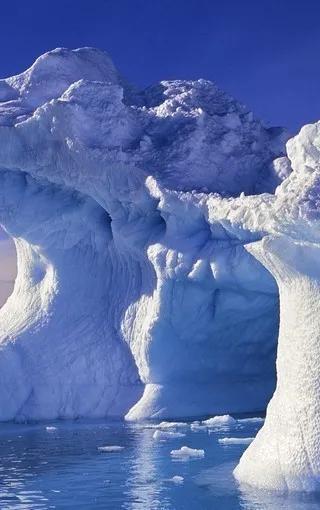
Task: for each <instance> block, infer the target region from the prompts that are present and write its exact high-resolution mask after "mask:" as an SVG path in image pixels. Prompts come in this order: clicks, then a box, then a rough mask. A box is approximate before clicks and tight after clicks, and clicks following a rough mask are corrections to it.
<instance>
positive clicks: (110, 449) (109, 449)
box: [98, 445, 124, 453]
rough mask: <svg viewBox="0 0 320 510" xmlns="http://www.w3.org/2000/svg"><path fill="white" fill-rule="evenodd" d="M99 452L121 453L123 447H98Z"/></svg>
mask: <svg viewBox="0 0 320 510" xmlns="http://www.w3.org/2000/svg"><path fill="white" fill-rule="evenodd" d="M98 450H99V452H106V453H113V452H121V451H122V450H124V446H118V445H110V446H98Z"/></svg>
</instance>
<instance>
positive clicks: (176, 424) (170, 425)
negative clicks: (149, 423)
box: [156, 421, 188, 429]
mask: <svg viewBox="0 0 320 510" xmlns="http://www.w3.org/2000/svg"><path fill="white" fill-rule="evenodd" d="M187 427H188V424H187V423H185V422H182V421H162V422H161V423H159V425H156V428H159V429H176V428H187Z"/></svg>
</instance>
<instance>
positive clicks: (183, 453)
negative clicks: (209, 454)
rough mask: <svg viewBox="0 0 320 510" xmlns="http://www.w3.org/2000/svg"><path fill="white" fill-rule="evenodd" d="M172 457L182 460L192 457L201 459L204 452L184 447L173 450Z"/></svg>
mask: <svg viewBox="0 0 320 510" xmlns="http://www.w3.org/2000/svg"><path fill="white" fill-rule="evenodd" d="M170 455H171V456H172V457H176V458H180V459H188V458H191V457H192V458H201V457H204V450H197V449H195V448H189V447H188V446H182V447H181V448H180V450H171V452H170Z"/></svg>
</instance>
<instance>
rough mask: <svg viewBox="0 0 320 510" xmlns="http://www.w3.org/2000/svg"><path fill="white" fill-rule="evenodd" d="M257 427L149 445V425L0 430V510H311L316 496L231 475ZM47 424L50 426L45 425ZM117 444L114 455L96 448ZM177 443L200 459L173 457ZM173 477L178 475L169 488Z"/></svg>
mask: <svg viewBox="0 0 320 510" xmlns="http://www.w3.org/2000/svg"><path fill="white" fill-rule="evenodd" d="M261 425H262V424H261V423H257V422H238V423H237V425H236V426H232V427H230V428H218V429H214V430H206V429H201V428H200V430H199V427H192V428H193V429H195V428H196V429H198V430H192V429H191V427H190V424H188V425H187V426H185V427H179V428H177V429H170V430H177V431H178V430H179V431H180V432H183V433H185V434H186V435H185V437H181V438H180V437H179V438H170V439H166V440H164V441H161V440H155V439H154V438H153V434H154V432H155V429H154V428H152V427H151V428H150V425H149V424H142V425H141V424H140V425H134V424H126V423H123V422H120V423H118V422H101V421H99V422H90V423H88V422H56V423H45V424H33V425H7V424H2V425H0V453H1V455H0V509H1V510H11V509H12V510H13V509H14V510H18V509H19V510H21V509H24V510H27V509H28V510H40V509H59V510H64V509H66V510H67V509H74V510H79V509H86V510H98V509H99V510H100V509H101V510H102V509H104V510H106V509H108V510H109V509H110V510H111V509H112V510H118V509H123V510H206V509H208V510H209V509H210V510H235V509H243V510H262V509H263V510H282V509H286V510H289V509H290V510H298V509H299V510H313V509H319V508H320V499H319V498H318V497H317V496H315V497H311V496H309V497H307V496H291V497H288V496H285V495H283V496H276V495H274V494H266V493H263V492H259V491H245V490H243V489H241V488H239V487H238V486H237V484H236V483H235V481H234V480H233V477H232V470H233V468H234V467H235V465H236V463H237V462H238V460H239V458H240V456H241V454H242V452H243V451H244V449H245V448H246V447H247V445H245V444H233V443H231V444H222V443H220V442H219V439H222V438H226V437H229V438H230V437H232V438H248V437H252V436H254V435H255V434H256V433H257V431H258V429H259V427H260V426H261ZM47 427H49V428H47ZM105 446H121V447H122V449H119V450H118V451H103V450H99V448H101V447H105ZM182 446H189V447H191V448H196V449H203V450H204V451H205V456H204V457H203V458H194V459H189V460H181V459H175V458H172V456H171V455H170V452H171V450H173V449H179V448H181V447H182ZM174 476H180V477H183V481H181V480H180V483H175V482H174V481H173V480H172V478H173V477H174Z"/></svg>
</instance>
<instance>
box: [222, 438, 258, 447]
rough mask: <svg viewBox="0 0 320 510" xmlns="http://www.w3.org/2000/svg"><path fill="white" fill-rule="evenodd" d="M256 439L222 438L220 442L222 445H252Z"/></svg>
mask: <svg viewBox="0 0 320 510" xmlns="http://www.w3.org/2000/svg"><path fill="white" fill-rule="evenodd" d="M253 440H254V437H220V438H219V439H218V442H219V443H221V444H226V445H228V444H250V443H252V441H253Z"/></svg>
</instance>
